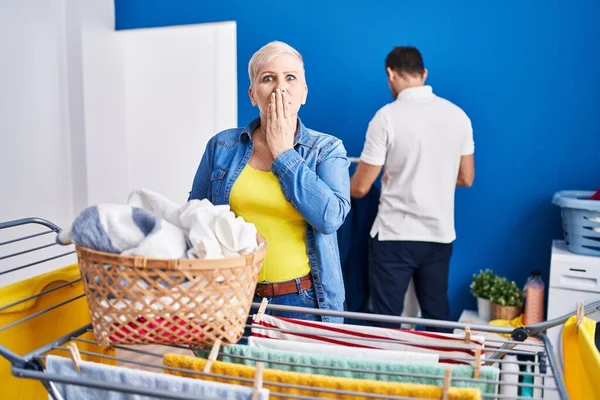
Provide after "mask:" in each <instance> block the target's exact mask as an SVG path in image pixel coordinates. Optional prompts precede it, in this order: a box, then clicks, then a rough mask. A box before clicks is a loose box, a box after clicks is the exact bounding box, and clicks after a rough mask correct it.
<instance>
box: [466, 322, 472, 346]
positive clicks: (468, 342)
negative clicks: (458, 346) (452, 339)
mask: <svg viewBox="0 0 600 400" xmlns="http://www.w3.org/2000/svg"><path fill="white" fill-rule="evenodd" d="M465 342H467V344H471V327H469V326H467V327H466V328H465Z"/></svg>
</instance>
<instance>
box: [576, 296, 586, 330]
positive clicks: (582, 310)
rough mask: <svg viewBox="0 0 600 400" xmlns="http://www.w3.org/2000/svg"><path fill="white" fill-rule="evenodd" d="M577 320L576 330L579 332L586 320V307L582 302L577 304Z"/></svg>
mask: <svg viewBox="0 0 600 400" xmlns="http://www.w3.org/2000/svg"><path fill="white" fill-rule="evenodd" d="M576 315H577V319H576V320H575V329H576V330H577V331H579V325H581V324H582V323H583V319H584V318H585V307H584V305H583V303H582V302H577V313H576Z"/></svg>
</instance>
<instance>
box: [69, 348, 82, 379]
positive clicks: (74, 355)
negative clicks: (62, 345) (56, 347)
mask: <svg viewBox="0 0 600 400" xmlns="http://www.w3.org/2000/svg"><path fill="white" fill-rule="evenodd" d="M67 349H69V356H70V357H71V361H73V367H74V368H75V371H77V372H81V364H80V362H81V353H79V348H78V347H77V345H76V344H75V343H73V342H71V343H69V344H67Z"/></svg>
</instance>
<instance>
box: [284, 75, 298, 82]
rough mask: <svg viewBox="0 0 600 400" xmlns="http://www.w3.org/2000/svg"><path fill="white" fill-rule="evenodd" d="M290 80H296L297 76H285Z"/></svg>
mask: <svg viewBox="0 0 600 400" xmlns="http://www.w3.org/2000/svg"><path fill="white" fill-rule="evenodd" d="M285 78H286V79H287V80H288V81H295V80H296V77H295V76H294V75H288V76H286V77H285Z"/></svg>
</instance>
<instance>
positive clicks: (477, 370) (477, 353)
mask: <svg viewBox="0 0 600 400" xmlns="http://www.w3.org/2000/svg"><path fill="white" fill-rule="evenodd" d="M474 368H475V369H474V371H473V378H475V379H479V377H480V376H481V345H480V344H478V345H477V347H475V366H474Z"/></svg>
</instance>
